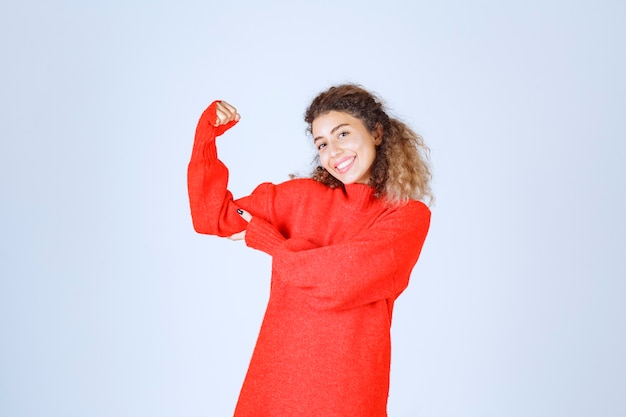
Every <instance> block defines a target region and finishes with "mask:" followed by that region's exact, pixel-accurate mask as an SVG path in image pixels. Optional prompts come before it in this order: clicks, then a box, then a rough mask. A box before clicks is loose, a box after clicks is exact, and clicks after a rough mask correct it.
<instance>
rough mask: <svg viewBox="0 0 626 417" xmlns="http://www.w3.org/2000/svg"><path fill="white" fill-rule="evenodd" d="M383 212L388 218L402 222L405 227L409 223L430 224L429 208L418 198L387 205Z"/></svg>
mask: <svg viewBox="0 0 626 417" xmlns="http://www.w3.org/2000/svg"><path fill="white" fill-rule="evenodd" d="M385 214H386V216H388V217H390V218H393V219H395V220H399V221H402V222H404V223H405V224H406V226H407V227H409V225H416V226H418V225H419V226H423V225H429V224H430V217H431V211H430V208H428V206H427V205H426V204H424V203H423V202H422V201H419V200H409V201H407V202H403V203H398V204H392V205H390V206H387V209H386V210H385Z"/></svg>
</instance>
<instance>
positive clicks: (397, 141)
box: [304, 84, 434, 203]
mask: <svg viewBox="0 0 626 417" xmlns="http://www.w3.org/2000/svg"><path fill="white" fill-rule="evenodd" d="M331 111H340V112H345V113H348V114H349V115H351V116H353V117H356V118H357V119H359V120H361V121H362V122H363V124H364V125H365V127H366V128H367V130H368V131H369V132H370V133H373V132H374V130H375V129H376V128H377V127H378V126H381V127H382V131H383V138H382V143H381V144H380V145H378V146H377V148H376V158H375V159H374V163H373V165H372V178H371V179H370V185H371V186H372V187H374V188H375V189H376V191H375V195H376V197H377V198H381V197H384V198H386V199H387V201H388V202H390V203H403V202H406V201H408V200H410V199H412V200H422V201H425V202H428V203H432V201H433V200H434V196H433V193H432V190H431V188H430V180H431V177H432V175H431V171H430V166H429V163H428V156H429V153H430V150H429V149H428V147H427V146H426V145H425V144H424V139H423V138H422V137H421V136H420V135H418V134H417V133H415V132H414V131H413V130H411V129H410V128H409V127H408V126H407V125H406V124H404V123H403V122H401V121H400V120H398V119H396V118H393V117H389V115H388V114H387V112H386V110H385V106H384V104H383V102H382V100H381V99H379V98H378V97H377V96H376V95H374V94H373V93H370V92H369V91H367V90H365V89H364V88H363V87H361V86H360V85H356V84H343V85H338V86H334V87H330V88H329V89H328V90H326V91H324V92H322V93H320V94H319V95H318V96H317V97H315V98H314V99H313V101H312V102H311V104H310V105H309V107H308V108H307V109H306V112H305V114H304V121H305V122H306V123H307V124H308V132H309V133H311V125H312V123H313V121H314V120H315V119H316V118H317V117H319V116H322V115H324V114H326V113H328V112H331ZM316 162H317V164H318V166H317V167H316V168H315V169H314V170H313V172H312V174H311V178H313V179H315V180H317V181H319V182H321V183H323V184H325V185H327V186H329V187H331V188H336V187H343V183H342V182H341V181H339V180H338V179H336V178H335V177H333V176H332V175H331V174H330V173H329V172H328V171H327V170H326V169H325V168H323V167H322V166H321V165H320V164H319V156H318V157H317V158H316Z"/></svg>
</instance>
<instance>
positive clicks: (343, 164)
mask: <svg viewBox="0 0 626 417" xmlns="http://www.w3.org/2000/svg"><path fill="white" fill-rule="evenodd" d="M352 161H354V158H350V159H348V160H346V161H344V162H342V163H340V164H339V165H337V169H344V168H345V167H347V166H348V165H350V164H351V163H352Z"/></svg>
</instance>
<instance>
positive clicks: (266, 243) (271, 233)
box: [246, 217, 286, 256]
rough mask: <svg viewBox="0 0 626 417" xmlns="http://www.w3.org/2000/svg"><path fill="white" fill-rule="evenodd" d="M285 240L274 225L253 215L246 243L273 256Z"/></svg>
mask: <svg viewBox="0 0 626 417" xmlns="http://www.w3.org/2000/svg"><path fill="white" fill-rule="evenodd" d="M285 240H286V239H285V237H284V236H283V235H281V234H280V232H279V231H278V230H276V229H275V228H274V226H272V225H271V224H269V223H268V222H266V221H265V220H263V219H260V218H258V217H253V218H252V220H250V223H248V227H247V228H246V245H248V246H250V247H251V248H254V249H258V250H261V251H263V252H265V253H267V254H269V255H272V256H274V254H275V253H276V251H277V250H278V248H279V247H280V246H281V245H282V244H283V243H284V242H285Z"/></svg>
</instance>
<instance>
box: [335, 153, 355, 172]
mask: <svg viewBox="0 0 626 417" xmlns="http://www.w3.org/2000/svg"><path fill="white" fill-rule="evenodd" d="M355 159H356V157H355V156H353V157H350V158H346V159H344V160H343V161H341V162H339V163H338V164H337V165H335V170H336V171H337V172H339V173H340V174H343V173H345V172H346V171H348V169H350V166H351V165H352V163H353V162H354V160H355Z"/></svg>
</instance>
